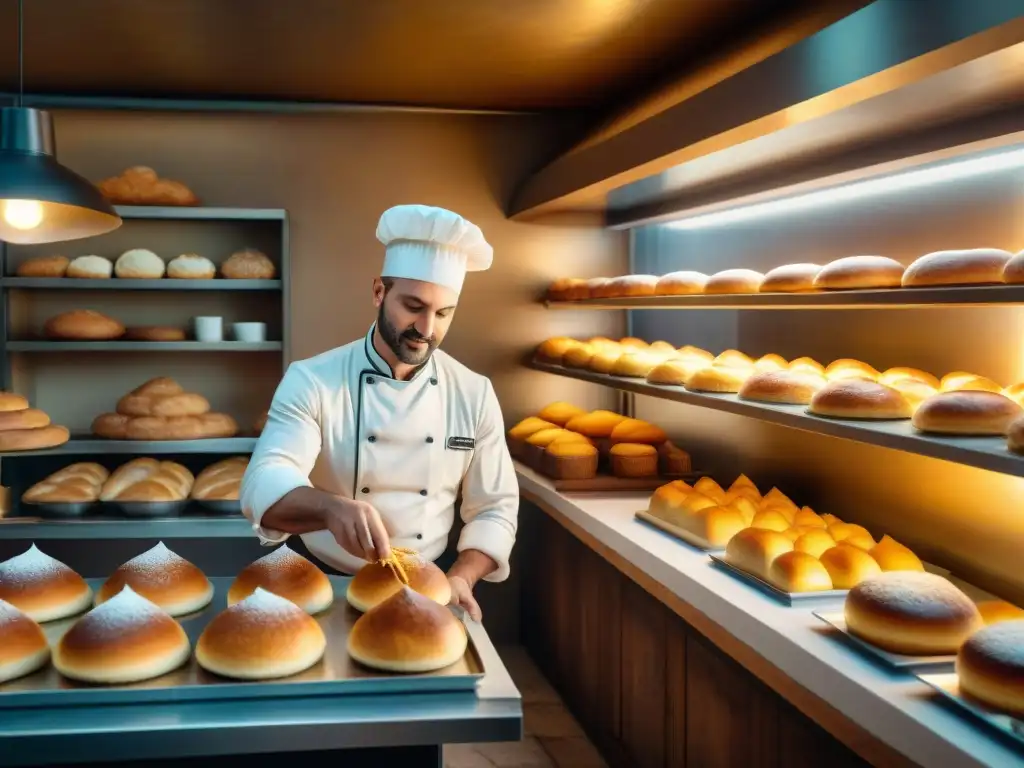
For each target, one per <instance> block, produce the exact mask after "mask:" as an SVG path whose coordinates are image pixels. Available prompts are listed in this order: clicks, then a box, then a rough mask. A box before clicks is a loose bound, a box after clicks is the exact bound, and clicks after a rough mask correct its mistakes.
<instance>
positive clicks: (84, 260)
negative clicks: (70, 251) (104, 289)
mask: <svg viewBox="0 0 1024 768" xmlns="http://www.w3.org/2000/svg"><path fill="white" fill-rule="evenodd" d="M113 274H114V263H113V262H112V261H111V260H110V259H107V258H104V257H103V256H78V257H77V258H75V259H74V260H73V261H72V262H71V263H70V264H68V270H67V276H68V277H77V278H84V279H91V280H106V279H109V278H110V276H111V275H113Z"/></svg>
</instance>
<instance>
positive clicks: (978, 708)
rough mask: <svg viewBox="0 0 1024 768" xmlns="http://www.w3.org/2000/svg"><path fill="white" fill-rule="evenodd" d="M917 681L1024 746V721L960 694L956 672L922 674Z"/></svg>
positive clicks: (1019, 745) (962, 710)
mask: <svg viewBox="0 0 1024 768" xmlns="http://www.w3.org/2000/svg"><path fill="white" fill-rule="evenodd" d="M917 679H918V680H920V681H921V682H923V683H924V684H925V685H928V686H930V687H931V688H933V689H934V690H935V691H936V692H937V693H939V694H941V695H942V696H943V697H944V698H945V699H946V700H947V701H949V702H950V703H951V704H952V705H953V706H954V707H956V708H958V709H959V710H960V711H961V712H966V713H969V714H970V715H972V716H973V717H975V718H977V719H978V720H979V721H981V722H983V723H985V724H986V725H988V726H989V727H990V728H994V729H995V730H997V731H999V732H1000V733H1002V734H1005V735H1007V736H1009V737H1011V738H1012V739H1014V740H1015V741H1016V743H1017V746H1018V747H1021V746H1024V719H1021V718H1018V717H1013V716H1012V715H1007V714H1005V713H1003V712H999V711H997V710H995V709H992V708H991V707H988V706H985V705H984V704H982V703H981V702H978V701H974V700H973V699H970V698H968V697H967V696H964V695H963V694H962V693H961V692H960V680H959V678H958V677H957V674H956V672H932V673H927V674H925V673H921V674H918V675H917Z"/></svg>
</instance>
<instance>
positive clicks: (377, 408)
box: [241, 326, 519, 581]
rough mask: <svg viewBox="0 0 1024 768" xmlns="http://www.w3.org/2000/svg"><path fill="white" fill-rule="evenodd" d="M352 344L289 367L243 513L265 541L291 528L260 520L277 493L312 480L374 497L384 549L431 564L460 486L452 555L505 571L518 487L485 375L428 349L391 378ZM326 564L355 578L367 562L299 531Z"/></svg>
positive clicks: (329, 539) (245, 485) (248, 480)
mask: <svg viewBox="0 0 1024 768" xmlns="http://www.w3.org/2000/svg"><path fill="white" fill-rule="evenodd" d="M373 332H374V327H373V326H371V328H370V331H369V333H368V334H367V335H366V336H365V337H364V338H362V339H360V340H358V341H355V342H352V343H351V344H347V345H345V346H343V347H338V348H337V349H332V350H330V351H329V352H325V353H323V354H321V355H317V356H316V357H313V358H310V359H307V360H300V361H296V362H294V363H292V364H291V365H289V366H288V370H287V372H286V373H285V376H284V379H282V381H281V383H280V384H279V385H278V388H277V392H276V393H275V394H274V400H273V402H272V404H271V406H270V413H269V415H268V417H267V423H266V426H265V427H264V428H263V433H262V434H261V435H260V438H259V441H258V442H257V444H256V449H255V451H254V452H253V454H252V459H251V460H250V462H249V466H248V469H247V470H246V472H245V475H244V477H243V478H242V489H241V502H242V510H243V512H244V514H245V516H246V517H247V518H249V520H250V521H251V522H252V526H253V530H254V531H255V532H256V535H257V536H259V538H260V540H261V542H262V543H263V544H264V545H272V544H278V543H280V542H282V541H284V540H285V539H287V538H288V536H289V534H287V533H282V532H280V531H273V530H269V529H267V528H264V527H262V526H261V525H260V520H261V519H262V517H263V514H264V513H265V512H266V511H267V510H268V509H269V508H270V507H272V506H273V505H274V504H275V503H276V502H277V501H278V500H280V499H281V498H282V497H283V496H284V495H285V494H287V493H288V492H290V491H292V490H294V489H295V488H301V487H315V488H319V489H321V490H324V491H328V492H330V493H335V494H338V495H339V496H344V497H346V498H350V499H359V500H362V501H366V502H368V503H370V504H372V505H373V506H374V507H375V508H376V509H377V511H378V512H379V513H380V515H381V517H382V518H383V520H384V521H385V525H386V526H387V528H388V529H389V530H390V532H391V534H392V536H391V544H392V545H393V546H399V547H409V548H411V549H415V550H417V551H418V552H420V553H421V554H422V555H423V556H424V557H425V558H427V559H429V560H435V559H437V558H438V557H439V556H440V555H441V554H442V553H443V552H444V551H445V549H446V547H447V542H448V534H449V533H450V531H451V528H452V524H453V522H454V520H455V500H456V497H457V496H458V493H459V490H460V488H461V490H462V506H461V515H462V519H463V521H464V522H465V526H464V527H463V529H462V534H461V536H460V537H459V543H458V550H459V551H460V552H461V551H463V550H465V549H476V550H479V551H481V552H483V553H484V554H486V555H489V556H490V557H491V558H492V559H493V560H494V561H495V562H496V563H497V564H498V569H497V570H496V571H494V572H493V573H491V574H490V575H489V576H487V577H486V578H487V580H488V581H502V580H504V579H505V578H507V576H508V572H509V566H508V560H509V555H510V553H511V551H512V545H513V543H514V542H515V535H516V525H517V517H518V513H519V485H518V482H517V481H516V476H515V469H514V467H513V464H512V459H511V457H510V456H509V452H508V448H507V447H506V445H505V439H504V431H505V430H504V422H503V420H502V415H501V407H500V406H499V404H498V399H497V397H496V396H495V394H494V389H493V388H492V386H491V382H490V381H489V380H488V379H487V378H486V377H484V376H481V375H479V374H477V373H474V372H473V371H471V370H469V369H468V368H466V367H465V366H464V365H462V364H461V363H459V362H457V361H456V360H454V359H453V358H451V357H450V356H449V355H447V354H445V353H444V352H442V351H440V350H435V351H434V353H433V354H432V355H431V356H430V359H429V360H428V361H427V362H426V363H425V364H424V365H423V366H422V367H421V368H420V369H419V370H417V371H416V373H415V374H414V375H413V376H412V378H410V379H409V380H407V381H399V380H397V379H396V378H395V377H394V376H393V375H392V373H391V368H390V367H389V366H388V364H387V363H386V362H385V361H384V359H383V358H382V357H381V356H380V355H379V354H377V351H376V350H375V349H374V347H373ZM302 540H303V542H305V544H306V547H307V548H308V549H309V551H310V552H312V553H313V554H314V555H316V556H317V557H319V558H320V559H321V560H323V561H324V562H325V563H327V564H329V565H331V566H332V567H334V568H337V569H338V570H339V571H342V572H344V573H349V574H351V573H355V572H356V571H357V570H359V568H360V567H362V566H363V565H365V564H366V562H365V560H362V559H361V558H358V557H354V556H352V555H350V554H349V553H348V552H346V551H345V550H344V549H342V548H341V546H340V545H339V544H338V543H337V542H336V541H335V539H334V536H333V535H332V534H331V533H330V532H329V531H317V532H315V533H305V534H302Z"/></svg>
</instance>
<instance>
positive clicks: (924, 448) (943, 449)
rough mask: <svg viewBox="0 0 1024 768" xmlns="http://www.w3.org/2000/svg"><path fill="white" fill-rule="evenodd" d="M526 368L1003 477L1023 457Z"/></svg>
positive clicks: (903, 424) (789, 409)
mask: <svg viewBox="0 0 1024 768" xmlns="http://www.w3.org/2000/svg"><path fill="white" fill-rule="evenodd" d="M530 367H532V368H534V369H536V370H539V371H545V372H547V373H553V374H556V375H559V376H566V377H569V378H572V379H579V380H581V381H590V382H593V383H595V384H603V385H605V386H608V387H615V388H616V389H620V390H622V391H624V392H633V393H635V394H638V395H647V396H648V397H657V398H661V399H663V400H672V401H675V402H677V403H686V404H687V405H697V406H701V407H703V408H710V409H712V410H716V411H723V412H725V413H734V414H737V415H739V416H747V417H750V418H754V419H758V420H760V421H765V422H768V423H770V424H779V425H781V426H784V427H790V428H792V429H800V430H803V431H804V432H814V433H817V434H820V435H828V436H830V437H839V438H843V439H845V440H852V441H854V442H858V443H864V444H867V445H878V446H881V447H883V448H891V449H893V450H897V451H904V452H905V453H914V454H917V455H919V456H928V457H930V458H933V459H943V460H944V461H952V462H955V463H957V464H963V465H965V466H969V467H977V468H979V469H986V470H989V471H990V472H999V473H1001V474H1004V475H1015V476H1017V477H1024V456H1017V455H1015V454H1013V453H1010V452H1009V450H1007V448H1006V440H1005V439H1004V438H1001V437H936V436H932V435H924V434H920V433H918V432H917V431H916V430H915V429H914V428H913V427H912V426H911V424H910V420H909V419H904V420H901V421H849V420H840V419H825V418H820V417H817V416H811V415H809V414H807V413H806V412H805V406H802V405H774V404H771V403H754V402H749V401H746V400H740V399H739V398H738V397H737V396H736V395H718V394H704V393H697V392H689V391H687V390H686V389H683V388H682V387H673V386H661V385H654V384H648V383H646V382H645V381H644V380H643V379H627V378H623V377H620V376H607V375H604V374H600V373H591V372H590V371H581V370H574V369H570V368H563V367H561V366H557V365H545V364H542V363H532V364H531V366H530Z"/></svg>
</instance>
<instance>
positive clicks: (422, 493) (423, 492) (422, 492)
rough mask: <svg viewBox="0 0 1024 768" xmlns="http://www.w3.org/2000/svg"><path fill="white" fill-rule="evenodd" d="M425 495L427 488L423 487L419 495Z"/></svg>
mask: <svg viewBox="0 0 1024 768" xmlns="http://www.w3.org/2000/svg"><path fill="white" fill-rule="evenodd" d="M426 495H427V489H426V488H424V489H423V490H422V491H420V496H426Z"/></svg>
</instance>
